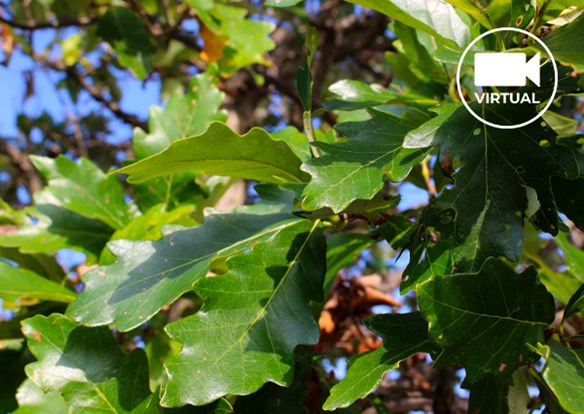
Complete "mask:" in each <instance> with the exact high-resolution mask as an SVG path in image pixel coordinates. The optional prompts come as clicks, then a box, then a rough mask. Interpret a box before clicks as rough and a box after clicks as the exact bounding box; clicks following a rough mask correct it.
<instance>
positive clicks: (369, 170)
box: [302, 109, 425, 213]
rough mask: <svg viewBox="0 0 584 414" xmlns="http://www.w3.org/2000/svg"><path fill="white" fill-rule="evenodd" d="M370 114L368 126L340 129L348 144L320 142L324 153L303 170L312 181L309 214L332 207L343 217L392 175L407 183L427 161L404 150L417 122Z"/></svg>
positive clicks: (352, 124) (306, 201)
mask: <svg viewBox="0 0 584 414" xmlns="http://www.w3.org/2000/svg"><path fill="white" fill-rule="evenodd" d="M369 113H370V114H371V116H372V118H371V119H369V120H367V121H364V122H347V123H342V124H339V125H337V128H338V129H339V131H341V132H343V133H344V134H346V135H347V136H348V137H349V140H348V141H346V142H343V143H338V144H328V143H324V142H317V143H314V146H316V147H318V148H319V149H320V150H321V152H323V153H324V154H323V155H322V156H321V157H319V158H315V159H312V160H309V161H307V162H305V163H304V164H303V165H302V169H303V170H304V171H306V172H308V173H310V175H311V176H312V180H311V181H310V182H309V183H308V185H307V186H306V188H305V189H304V195H305V199H304V201H303V202H302V207H303V209H305V210H318V209H320V208H324V207H330V208H331V209H332V210H333V212H335V213H338V212H340V211H342V210H344V209H345V208H346V207H348V206H349V204H350V203H351V202H352V201H353V200H355V199H362V200H370V199H371V198H373V196H375V194H377V193H378V192H379V191H380V190H381V188H382V187H383V182H384V178H385V177H386V176H387V177H389V179H391V180H393V181H401V180H403V179H404V178H405V177H406V176H407V175H408V173H409V172H410V170H411V169H412V167H413V166H414V165H416V164H417V163H419V162H420V161H421V160H422V158H423V156H424V154H425V152H424V151H420V150H409V149H404V148H402V141H403V137H404V136H405V135H406V134H407V132H408V131H410V130H411V129H413V128H415V127H416V125H417V124H416V123H414V122H412V121H409V120H407V119H404V118H397V117H395V116H393V115H390V114H388V113H385V112H381V111H378V110H375V109H370V110H369Z"/></svg>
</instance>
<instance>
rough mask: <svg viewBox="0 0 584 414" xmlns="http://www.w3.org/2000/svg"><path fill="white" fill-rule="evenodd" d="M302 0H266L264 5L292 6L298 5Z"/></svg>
mask: <svg viewBox="0 0 584 414" xmlns="http://www.w3.org/2000/svg"><path fill="white" fill-rule="evenodd" d="M301 1H302V0H266V1H265V3H264V6H266V7H292V6H296V5H297V4H298V3H300V2H301Z"/></svg>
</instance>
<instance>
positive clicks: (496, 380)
mask: <svg viewBox="0 0 584 414" xmlns="http://www.w3.org/2000/svg"><path fill="white" fill-rule="evenodd" d="M525 375H526V374H525V373H524V372H523V371H522V370H520V369H518V370H516V371H515V372H514V373H513V375H512V378H502V377H498V376H495V375H491V374H489V375H486V376H485V377H484V378H483V379H482V380H480V381H478V382H477V383H475V384H470V386H469V390H470V398H469V402H468V404H469V406H468V412H469V413H509V414H527V411H528V408H527V407H528V405H529V404H530V401H531V398H530V396H529V392H528V386H527V381H526V379H525Z"/></svg>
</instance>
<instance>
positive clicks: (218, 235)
mask: <svg viewBox="0 0 584 414" xmlns="http://www.w3.org/2000/svg"><path fill="white" fill-rule="evenodd" d="M298 220H299V219H296V218H293V217H292V216H291V215H289V214H268V215H254V214H244V213H240V214H227V213H225V214H222V213H217V214H211V215H209V216H208V217H207V218H206V220H205V223H204V224H202V225H200V226H198V227H193V228H187V229H180V230H176V231H170V232H168V233H167V232H164V233H165V237H164V238H163V239H162V240H159V241H129V240H115V241H113V242H111V243H109V244H108V248H109V250H110V251H111V252H112V253H113V254H114V255H116V256H117V258H118V259H117V262H116V263H114V264H112V265H110V266H102V267H99V268H97V269H94V270H92V271H90V272H88V273H86V274H85V275H84V276H83V282H84V283H85V289H84V291H83V292H82V293H81V294H80V295H79V296H78V298H77V300H76V301H75V302H73V303H72V304H71V305H70V306H69V308H68V309H67V315H69V316H70V317H71V318H73V319H75V320H77V321H79V322H81V323H83V324H84V325H89V326H96V325H106V324H109V323H115V324H116V326H117V328H118V329H119V330H121V331H128V330H130V329H132V328H135V327H136V326H139V325H141V324H143V323H144V322H146V321H147V320H148V319H150V318H151V317H152V316H153V315H154V314H156V313H157V312H158V311H159V310H160V308H162V307H163V306H164V305H166V304H169V303H172V302H173V301H174V300H175V299H177V298H178V297H179V296H180V295H182V294H183V293H185V292H187V291H189V290H191V289H192V287H193V284H194V283H195V281H196V280H197V279H199V278H202V277H204V276H205V275H206V274H207V273H208V272H209V271H210V270H211V262H212V260H213V259H215V258H216V257H218V256H228V255H230V254H233V253H236V252H240V251H243V250H245V249H247V248H249V247H250V246H251V245H252V244H253V243H255V242H257V241H260V240H265V239H267V238H269V237H271V236H272V235H273V234H275V233H276V232H278V230H280V229H282V228H286V227H288V226H292V225H294V223H296V222H297V221H298ZM163 231H164V230H163Z"/></svg>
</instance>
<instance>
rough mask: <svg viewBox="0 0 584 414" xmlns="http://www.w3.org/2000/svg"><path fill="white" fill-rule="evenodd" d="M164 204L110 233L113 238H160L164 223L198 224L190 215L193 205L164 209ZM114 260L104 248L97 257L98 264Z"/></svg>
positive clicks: (105, 263) (107, 263) (110, 262)
mask: <svg viewBox="0 0 584 414" xmlns="http://www.w3.org/2000/svg"><path fill="white" fill-rule="evenodd" d="M166 210H167V209H166V207H165V205H164V204H157V205H155V206H153V207H152V208H150V209H149V210H148V211H146V212H145V213H144V214H142V215H141V216H138V217H136V218H135V219H134V220H132V221H131V222H130V223H129V224H128V225H127V226H126V227H124V228H123V229H121V230H118V231H116V232H115V233H114V234H112V236H111V238H110V241H113V240H159V239H160V238H162V233H161V229H162V227H163V226H165V225H177V226H194V225H196V224H198V223H197V222H196V221H195V220H193V219H192V218H191V217H190V215H191V214H192V213H193V206H189V205H183V206H180V207H177V208H175V209H174V210H172V211H166ZM113 262H115V256H114V255H113V254H112V253H111V252H110V251H109V250H108V249H104V250H103V251H102V253H101V257H100V259H99V263H100V265H102V266H104V265H109V264H112V263H113Z"/></svg>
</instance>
